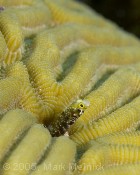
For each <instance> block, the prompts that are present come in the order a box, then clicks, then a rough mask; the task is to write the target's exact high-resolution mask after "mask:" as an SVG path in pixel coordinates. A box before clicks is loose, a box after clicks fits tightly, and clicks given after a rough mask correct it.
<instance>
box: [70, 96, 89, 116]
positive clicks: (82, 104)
mask: <svg viewBox="0 0 140 175" xmlns="http://www.w3.org/2000/svg"><path fill="white" fill-rule="evenodd" d="M89 105H90V102H89V101H88V100H82V99H78V100H77V101H76V102H74V103H73V104H72V105H71V108H72V109H73V110H74V111H77V112H79V115H82V114H83V113H84V111H85V110H86V109H87V107H88V106H89Z"/></svg>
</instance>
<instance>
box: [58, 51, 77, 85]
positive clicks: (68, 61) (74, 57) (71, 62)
mask: <svg viewBox="0 0 140 175" xmlns="http://www.w3.org/2000/svg"><path fill="white" fill-rule="evenodd" d="M78 53H79V52H75V53H73V54H71V55H70V56H69V57H68V58H67V59H66V61H65V62H64V63H63V64H62V70H63V72H62V73H61V74H60V75H58V77H57V78H56V80H57V81H58V82H60V81H62V80H63V79H64V78H65V77H66V76H67V75H68V74H69V72H70V71H71V69H72V68H73V66H74V64H75V63H76V61H77V58H78V57H77V55H78Z"/></svg>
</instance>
